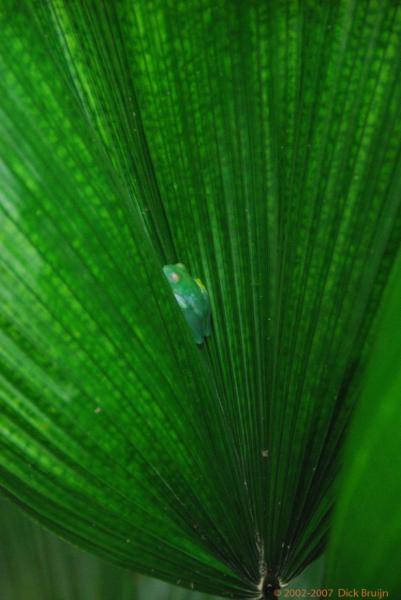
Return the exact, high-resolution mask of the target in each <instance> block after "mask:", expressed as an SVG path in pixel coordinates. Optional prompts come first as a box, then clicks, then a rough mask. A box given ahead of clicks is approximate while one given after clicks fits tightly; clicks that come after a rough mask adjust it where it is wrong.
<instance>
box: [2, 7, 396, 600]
mask: <svg viewBox="0 0 401 600" xmlns="http://www.w3.org/2000/svg"><path fill="white" fill-rule="evenodd" d="M0 25H1V30H2V35H1V37H0V57H1V58H0V70H1V78H0V94H1V100H0V111H1V112H0V156H1V160H2V162H1V167H0V192H1V207H2V209H1V210H2V212H1V215H2V222H1V243H2V252H1V269H2V270H1V294H2V301H1V306H2V313H1V314H2V317H1V318H2V333H1V335H2V344H1V374H2V375H1V377H2V378H1V387H0V393H1V396H0V402H1V413H0V415H1V416H0V443H1V453H0V481H1V487H2V489H3V491H4V492H5V493H6V494H7V495H9V496H12V497H13V498H14V499H15V500H17V501H18V502H19V503H20V504H21V505H23V506H24V507H25V509H26V510H28V511H29V512H31V513H32V514H34V515H35V517H36V518H38V519H40V520H41V521H42V522H43V523H44V524H46V525H47V526H48V527H50V528H52V529H53V530H55V531H56V532H59V533H60V534H62V535H63V536H64V537H66V538H68V539H71V540H73V541H74V542H75V543H77V544H79V545H81V546H83V547H84V548H86V549H89V550H92V551H94V552H96V553H98V554H101V555H102V556H105V557H108V558H109V559H111V560H113V561H114V562H116V563H118V564H120V565H123V566H126V567H129V568H131V569H134V570H138V571H140V572H143V573H147V574H154V575H155V576H157V577H160V578H162V579H165V580H167V581H171V582H174V583H178V584H179V585H182V586H184V587H187V588H190V589H196V590H198V589H199V590H201V591H204V592H207V593H214V594H220V595H229V596H232V597H236V598H255V597H258V596H259V594H260V592H259V590H260V585H261V581H262V580H263V578H264V577H265V575H266V572H267V573H268V575H269V576H270V575H271V576H272V577H276V576H279V577H280V578H281V579H282V580H284V581H286V580H289V579H291V578H292V577H294V576H295V575H297V574H298V573H300V572H301V571H302V570H303V568H304V567H305V566H306V565H307V564H308V563H309V562H311V561H312V560H313V558H315V557H316V556H318V555H319V553H320V552H321V551H322V549H323V547H324V545H325V540H326V535H327V530H328V525H329V515H330V510H331V507H332V503H333V495H334V487H333V482H334V480H335V477H336V474H337V471H338V468H339V458H340V456H341V453H340V450H341V446H342V442H343V437H344V433H345V431H346V429H347V425H348V421H349V417H350V414H351V411H352V409H353V406H354V404H355V402H356V401H357V398H358V391H359V388H360V384H361V381H360V379H361V375H360V374H361V373H362V372H364V371H363V369H362V366H363V365H364V364H365V362H366V357H367V355H368V354H369V340H370V333H371V330H372V326H374V324H375V323H376V317H377V307H378V305H379V301H380V298H381V295H382V291H383V289H384V287H385V284H386V281H387V278H388V275H389V273H390V271H391V267H392V263H393V259H394V255H395V253H396V251H397V248H398V246H399V240H400V231H399V229H400V218H399V216H400V213H399V208H400V198H401V170H400V169H401V160H400V150H401V119H400V110H401V79H400V77H399V67H400V51H401V8H400V6H399V5H398V3H394V2H392V1H390V0H388V1H381V2H378V1H371V2H368V3H360V2H354V1H351V0H342V1H339V2H327V3H321V2H317V1H314V0H313V1H312V0H309V1H307V2H300V3H297V2H280V1H277V2H271V3H267V2H259V1H253V2H231V1H228V0H227V1H223V0H222V1H220V2H211V1H210V0H192V1H190V2H188V1H185V2H184V1H180V0H179V1H174V2H173V1H167V2H166V1H163V2H162V1H161V0H148V1H145V0H143V1H142V0H139V1H137V2H132V1H128V0H127V1H122V0H117V1H116V2H110V3H103V2H100V1H97V0H96V1H95V0H94V1H90V0H82V1H81V2H67V1H66V0H65V1H63V0H50V1H49V2H46V3H40V2H38V3H30V2H23V3H20V2H18V3H17V2H15V0H6V1H5V2H4V3H2V5H1V7H0ZM177 261H180V262H183V263H185V265H186V266H187V267H188V269H189V271H190V272H191V273H192V274H193V275H196V276H200V277H201V279H202V280H203V282H204V283H205V285H206V287H207V289H208V291H209V294H210V298H211V305H212V324H213V325H212V335H211V336H210V338H208V340H207V342H206V343H205V344H204V346H203V347H201V348H198V347H197V346H196V345H195V344H194V343H193V340H192V337H191V333H190V331H189V330H188V328H187V326H186V323H185V321H184V319H183V317H182V315H181V313H180V310H179V307H178V306H177V304H176V302H175V300H174V298H173V296H172V294H171V291H170V289H169V287H168V285H167V282H166V281H165V279H164V276H163V273H162V266H163V265H164V264H167V263H172V262H177Z"/></svg>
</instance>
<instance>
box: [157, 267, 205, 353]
mask: <svg viewBox="0 0 401 600" xmlns="http://www.w3.org/2000/svg"><path fill="white" fill-rule="evenodd" d="M163 273H164V274H165V276H166V278H167V281H168V282H169V284H170V287H171V289H172V290H173V294H174V296H175V299H176V300H177V302H178V304H179V305H180V308H181V310H182V312H183V313H184V317H185V319H186V321H187V323H188V325H189V326H190V328H191V330H192V333H193V336H194V339H195V342H196V343H197V344H202V343H203V341H204V339H205V337H206V336H208V335H210V333H211V328H210V301H209V295H208V293H207V290H206V288H205V286H204V285H203V283H202V282H201V280H200V279H194V278H193V277H191V275H190V274H189V273H188V271H187V269H186V267H185V265H183V264H182V263H177V264H176V265H165V266H164V267H163Z"/></svg>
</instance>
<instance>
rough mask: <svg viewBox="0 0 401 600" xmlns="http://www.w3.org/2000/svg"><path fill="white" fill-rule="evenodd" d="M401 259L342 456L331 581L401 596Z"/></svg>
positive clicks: (329, 569)
mask: <svg viewBox="0 0 401 600" xmlns="http://www.w3.org/2000/svg"><path fill="white" fill-rule="evenodd" d="M400 305H401V257H400V258H399V259H398V261H397V267H396V268H395V271H394V275H393V276H392V278H391V281H390V285H389V289H388V291H386V295H385V298H384V302H383V307H382V317H381V322H380V329H379V335H378V337H377V339H376V340H375V344H374V346H373V350H372V356H371V361H370V364H369V371H368V375H367V377H366V381H365V384H364V388H363V392H362V398H361V401H360V404H359V406H358V407H357V410H356V411H355V417H354V419H353V422H352V427H351V429H350V433H349V437H348V440H347V445H346V451H345V455H344V473H343V476H342V478H341V481H340V483H339V497H338V502H337V505H336V509H335V512H334V518H333V527H332V535H331V539H330V545H329V557H328V561H327V573H326V581H327V582H328V584H329V585H332V586H338V587H342V588H344V587H348V588H350V589H352V588H355V589H357V590H360V589H363V588H365V590H369V591H372V592H376V596H377V597H380V593H381V595H382V597H383V598H384V597H386V596H385V593H387V594H390V595H389V597H390V598H397V595H398V594H399V592H400V589H401V574H400V569H399V564H400V560H399V557H400V547H401V509H400V502H399V499H400V495H401V443H400V431H401V411H400V398H401V336H400Z"/></svg>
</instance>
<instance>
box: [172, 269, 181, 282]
mask: <svg viewBox="0 0 401 600" xmlns="http://www.w3.org/2000/svg"><path fill="white" fill-rule="evenodd" d="M169 278H170V279H171V281H179V280H180V279H181V277H180V276H179V275H178V273H176V272H175V271H173V272H172V273H170V275H169Z"/></svg>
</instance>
